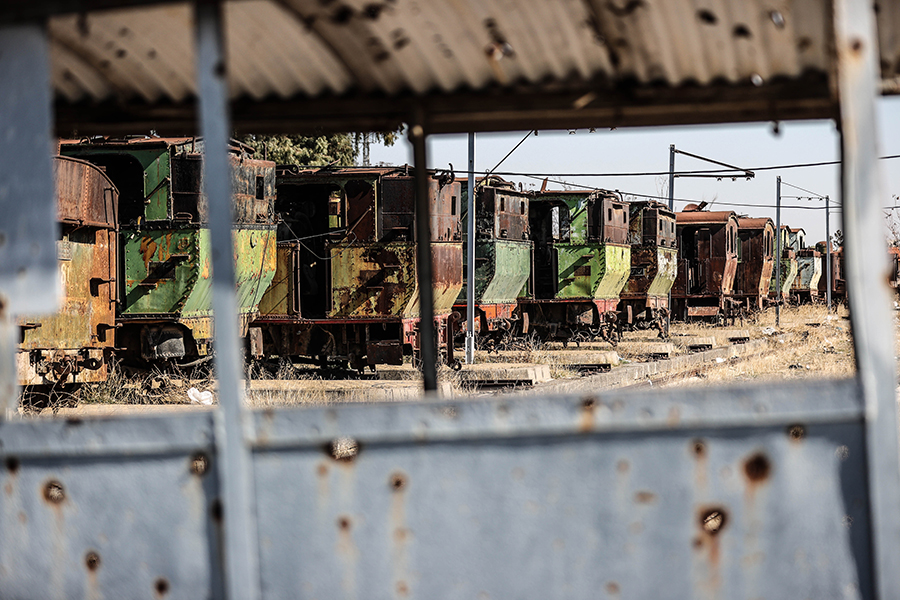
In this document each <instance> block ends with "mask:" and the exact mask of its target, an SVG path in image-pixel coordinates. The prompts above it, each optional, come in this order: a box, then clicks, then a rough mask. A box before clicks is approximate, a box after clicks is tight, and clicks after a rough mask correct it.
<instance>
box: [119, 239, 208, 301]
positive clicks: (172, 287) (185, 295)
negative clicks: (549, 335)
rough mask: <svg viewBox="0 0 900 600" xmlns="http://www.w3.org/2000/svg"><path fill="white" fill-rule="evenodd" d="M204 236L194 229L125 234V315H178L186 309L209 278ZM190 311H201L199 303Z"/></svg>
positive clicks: (206, 245)
mask: <svg viewBox="0 0 900 600" xmlns="http://www.w3.org/2000/svg"><path fill="white" fill-rule="evenodd" d="M201 235H202V234H201V230H199V229H193V228H191V229H177V230H145V231H142V232H138V231H136V230H126V231H123V232H122V236H121V237H122V241H123V245H124V257H125V265H124V276H125V298H124V304H123V306H122V314H123V315H132V314H174V313H178V312H181V311H182V310H183V309H184V308H185V304H186V303H187V301H188V299H189V297H190V296H191V294H192V293H193V292H194V288H195V287H196V286H197V284H198V282H200V281H201V280H202V279H204V278H206V279H208V278H209V270H210V269H209V257H208V248H207V247H208V244H201V241H200V238H201ZM204 249H206V252H204ZM207 307H208V304H207ZM190 309H191V310H193V311H196V310H197V306H196V302H195V303H194V304H193V305H192V306H191V307H190Z"/></svg>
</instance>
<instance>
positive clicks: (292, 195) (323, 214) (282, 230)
mask: <svg viewBox="0 0 900 600" xmlns="http://www.w3.org/2000/svg"><path fill="white" fill-rule="evenodd" d="M342 197H343V194H342V192H341V188H340V187H339V186H337V185H333V184H310V185H291V184H281V185H279V186H278V190H277V195H276V198H275V212H276V213H278V215H279V216H280V217H281V222H280V223H279V224H278V232H277V238H278V241H279V242H293V245H294V246H295V250H294V251H295V252H296V257H297V258H296V261H297V262H296V286H297V289H296V290H294V292H293V293H294V294H296V295H297V296H299V305H300V315H301V316H302V317H304V318H317V317H324V316H325V310H326V301H327V300H330V299H328V298H326V296H327V295H328V294H327V290H328V287H327V277H328V267H329V262H330V260H329V259H330V251H329V249H328V242H329V241H330V240H329V239H328V238H329V236H327V235H322V234H327V233H331V232H334V231H335V228H334V227H332V223H333V222H334V221H333V219H337V222H338V223H339V224H340V226H339V227H338V228H337V231H338V233H337V234H336V235H338V236H341V237H343V235H342V233H341V232H342V228H343V225H342V224H341V223H342V222H341V219H342V218H343V214H344V213H343V210H341V209H342V206H341V200H342ZM333 212H334V213H335V214H332V213H333ZM295 300H296V299H295Z"/></svg>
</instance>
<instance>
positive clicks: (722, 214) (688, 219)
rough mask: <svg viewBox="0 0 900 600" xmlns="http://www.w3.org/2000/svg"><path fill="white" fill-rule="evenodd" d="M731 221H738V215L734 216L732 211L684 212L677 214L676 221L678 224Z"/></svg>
mask: <svg viewBox="0 0 900 600" xmlns="http://www.w3.org/2000/svg"><path fill="white" fill-rule="evenodd" d="M729 219H735V220H737V215H735V214H734V211H730V210H719V211H708V210H692V211H687V212H685V211H682V212H679V213H675V220H676V222H677V223H679V224H682V223H698V224H702V223H727V222H728V220H729Z"/></svg>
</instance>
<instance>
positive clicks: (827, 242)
mask: <svg viewBox="0 0 900 600" xmlns="http://www.w3.org/2000/svg"><path fill="white" fill-rule="evenodd" d="M825 282H826V283H825V304H826V305H827V307H828V308H827V311H828V312H829V313H830V312H831V203H830V201H829V199H828V196H825Z"/></svg>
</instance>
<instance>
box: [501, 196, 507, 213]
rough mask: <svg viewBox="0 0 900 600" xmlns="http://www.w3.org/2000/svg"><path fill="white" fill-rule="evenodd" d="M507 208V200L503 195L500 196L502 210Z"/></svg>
mask: <svg viewBox="0 0 900 600" xmlns="http://www.w3.org/2000/svg"><path fill="white" fill-rule="evenodd" d="M504 210H506V201H505V199H504V198H503V196H500V212H503V211H504Z"/></svg>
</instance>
